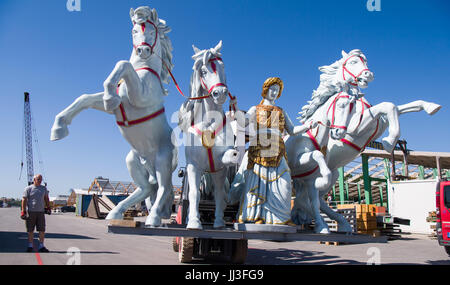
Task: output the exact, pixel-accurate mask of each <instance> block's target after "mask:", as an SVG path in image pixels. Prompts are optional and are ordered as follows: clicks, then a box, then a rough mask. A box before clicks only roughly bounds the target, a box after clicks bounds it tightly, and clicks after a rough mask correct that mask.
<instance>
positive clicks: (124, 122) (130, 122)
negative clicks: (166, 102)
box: [117, 103, 165, 127]
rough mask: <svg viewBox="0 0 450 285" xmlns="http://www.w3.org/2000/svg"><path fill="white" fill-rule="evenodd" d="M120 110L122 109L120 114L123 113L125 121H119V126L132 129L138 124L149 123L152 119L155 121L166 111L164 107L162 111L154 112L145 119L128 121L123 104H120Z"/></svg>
mask: <svg viewBox="0 0 450 285" xmlns="http://www.w3.org/2000/svg"><path fill="white" fill-rule="evenodd" d="M119 108H120V112H121V113H122V118H123V121H117V124H118V125H119V126H122V127H130V126H133V125H137V124H140V123H143V122H146V121H149V120H151V119H153V118H155V117H158V116H159V115H161V114H162V113H164V111H165V109H164V107H162V108H161V109H159V110H158V111H156V112H154V113H152V114H150V115H147V116H145V117H142V118H139V119H136V120H131V121H128V119H127V116H126V114H125V109H124V108H123V105H122V103H120V105H119Z"/></svg>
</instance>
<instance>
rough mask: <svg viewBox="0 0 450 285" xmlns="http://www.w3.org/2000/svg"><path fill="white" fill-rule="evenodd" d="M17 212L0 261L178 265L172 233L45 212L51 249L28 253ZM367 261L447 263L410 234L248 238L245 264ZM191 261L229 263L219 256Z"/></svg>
mask: <svg viewBox="0 0 450 285" xmlns="http://www.w3.org/2000/svg"><path fill="white" fill-rule="evenodd" d="M19 215H20V210H19V209H18V208H6V209H4V208H0V216H1V217H2V219H0V265H4V264H17V265H21V264H27V265H37V264H39V263H41V264H44V265H64V264H67V263H73V262H74V261H76V258H79V262H80V263H81V264H82V265H109V264H117V265H135V264H151V265H153V264H155V265H156V264H159V265H178V264H180V263H178V261H177V256H178V255H177V253H175V252H174V251H173V250H172V243H171V242H172V238H170V237H149V236H127V235H114V234H108V233H107V226H106V225H107V221H104V220H94V219H87V218H80V217H76V216H75V215H74V214H73V213H64V214H53V215H51V216H46V217H47V238H46V241H45V245H46V247H47V248H48V249H50V250H51V252H50V253H40V254H36V253H26V252H25V249H26V244H27V235H26V233H25V226H24V222H23V221H22V220H21V219H20V218H19ZM35 245H36V246H37V236H36V240H35ZM71 248H72V249H71ZM74 249H75V250H77V249H78V250H79V254H72V253H70V252H71V250H72V251H73V250H74ZM68 251H69V254H68ZM369 260H373V261H375V262H377V261H379V262H380V263H381V264H448V265H450V257H449V256H448V255H447V254H446V253H445V251H444V249H443V248H442V247H440V246H439V245H438V244H437V241H436V240H431V239H429V238H428V237H426V236H421V235H408V236H405V238H404V239H402V240H396V241H389V242H388V243H385V244H355V245H341V246H327V245H324V244H318V243H317V242H269V241H260V240H250V241H249V251H248V257H247V262H246V264H249V265H296V264H321V265H323V264H330V265H334V264H367V262H368V261H369ZM195 263H197V264H205V263H206V264H211V263H212V264H227V263H226V261H220V260H219V261H217V260H216V261H196V262H195Z"/></svg>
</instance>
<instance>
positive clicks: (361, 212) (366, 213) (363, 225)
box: [355, 204, 380, 237]
mask: <svg viewBox="0 0 450 285" xmlns="http://www.w3.org/2000/svg"><path fill="white" fill-rule="evenodd" d="M355 207H356V227H357V230H358V233H359V234H366V235H372V236H375V237H376V236H380V231H379V230H378V227H377V206H376V205H371V204H369V205H366V204H360V205H359V204H356V205H355Z"/></svg>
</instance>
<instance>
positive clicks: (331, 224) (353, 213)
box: [319, 207, 357, 246]
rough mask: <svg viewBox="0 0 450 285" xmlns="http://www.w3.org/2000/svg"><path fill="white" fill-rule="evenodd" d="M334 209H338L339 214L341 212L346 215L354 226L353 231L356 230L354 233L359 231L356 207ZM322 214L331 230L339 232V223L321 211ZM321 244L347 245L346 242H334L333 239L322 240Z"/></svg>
mask: <svg viewBox="0 0 450 285" xmlns="http://www.w3.org/2000/svg"><path fill="white" fill-rule="evenodd" d="M334 211H336V212H338V213H339V214H341V215H342V216H344V218H345V219H346V220H347V222H348V223H349V224H350V226H351V227H352V232H354V233H356V232H357V228H356V210H355V207H347V208H343V209H337V210H334ZM321 216H322V218H323V219H324V221H325V222H326V223H327V225H328V228H329V229H330V231H331V232H338V231H339V229H338V224H337V222H336V221H334V220H331V219H330V218H329V217H328V216H326V215H325V214H324V213H321ZM319 244H325V245H336V246H337V245H345V244H346V243H342V242H332V241H321V242H319Z"/></svg>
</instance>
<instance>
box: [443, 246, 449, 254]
mask: <svg viewBox="0 0 450 285" xmlns="http://www.w3.org/2000/svg"><path fill="white" fill-rule="evenodd" d="M444 248H445V252H447V254H448V255H449V256H450V246H444Z"/></svg>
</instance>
